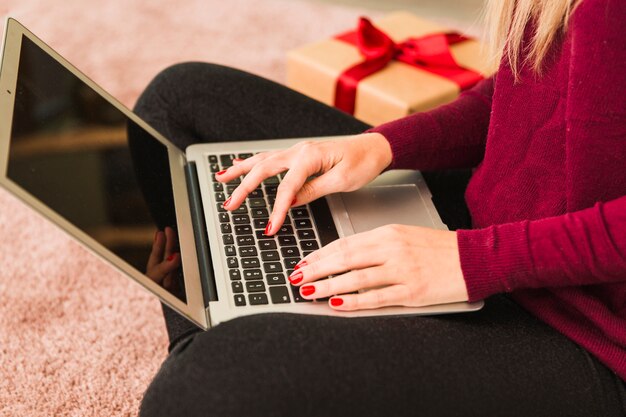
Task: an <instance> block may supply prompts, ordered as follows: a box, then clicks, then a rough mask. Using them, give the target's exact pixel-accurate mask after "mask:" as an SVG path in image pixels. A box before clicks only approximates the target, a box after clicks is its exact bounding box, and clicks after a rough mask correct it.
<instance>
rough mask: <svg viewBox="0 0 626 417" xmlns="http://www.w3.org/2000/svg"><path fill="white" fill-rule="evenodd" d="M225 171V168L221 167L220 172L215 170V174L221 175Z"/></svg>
mask: <svg viewBox="0 0 626 417" xmlns="http://www.w3.org/2000/svg"><path fill="white" fill-rule="evenodd" d="M225 172H226V170H225V169H223V170H221V171H220V172H216V173H215V175H222V174H224V173H225Z"/></svg>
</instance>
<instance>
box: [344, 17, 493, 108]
mask: <svg viewBox="0 0 626 417" xmlns="http://www.w3.org/2000/svg"><path fill="white" fill-rule="evenodd" d="M336 39H338V40H341V41H344V42H347V43H349V44H351V45H354V46H356V47H357V48H359V51H360V52H361V55H363V57H364V58H365V60H364V61H363V62H360V63H358V64H356V65H354V66H353V67H351V68H348V69H347V70H345V71H344V72H343V73H342V74H341V75H340V76H339V78H338V79H337V85H336V89H335V107H337V108H338V109H341V110H343V111H345V112H346V113H350V114H354V106H355V103H356V91H357V86H358V84H359V82H360V81H361V80H362V79H364V78H366V77H368V76H370V75H372V74H374V73H376V72H378V71H380V70H382V69H383V68H385V67H386V66H387V64H389V62H391V61H392V60H394V59H395V60H397V61H401V62H404V63H406V64H409V65H412V66H414V67H417V68H419V69H422V70H424V71H428V72H431V73H433V74H437V75H440V76H442V77H445V78H447V79H449V80H450V81H453V82H454V83H456V84H458V86H459V87H460V89H461V90H465V89H467V88H470V87H472V86H473V85H474V84H476V83H477V82H479V81H480V80H482V79H483V76H482V75H480V74H479V73H477V72H475V71H472V70H470V69H467V68H464V67H462V66H460V65H459V64H458V63H457V62H456V61H455V59H454V57H453V56H452V53H451V52H450V45H454V44H456V43H459V42H463V41H466V40H468V39H469V38H467V37H465V36H463V35H461V34H458V33H438V34H434V35H427V36H423V37H420V38H409V39H407V40H405V41H404V42H402V43H399V44H398V43H395V42H394V41H393V39H391V38H390V37H389V36H388V35H387V34H386V33H385V32H383V31H382V30H380V29H378V28H377V27H376V26H374V25H373V24H372V22H370V21H369V19H367V18H365V17H362V18H361V19H360V21H359V27H358V29H357V30H356V31H351V32H347V33H344V34H342V35H339V36H337V37H336Z"/></svg>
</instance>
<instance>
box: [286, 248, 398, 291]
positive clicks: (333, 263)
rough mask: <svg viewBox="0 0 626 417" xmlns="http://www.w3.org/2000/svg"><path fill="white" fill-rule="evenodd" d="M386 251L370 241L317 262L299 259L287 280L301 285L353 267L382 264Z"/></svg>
mask: <svg viewBox="0 0 626 417" xmlns="http://www.w3.org/2000/svg"><path fill="white" fill-rule="evenodd" d="M387 252H388V251H387V250H386V249H385V248H383V249H381V248H380V247H377V245H376V244H375V243H372V244H364V245H360V246H359V250H356V251H353V250H342V251H337V252H335V253H333V254H331V255H330V256H327V257H325V258H323V259H321V260H320V261H318V262H311V263H309V262H308V261H301V262H300V263H298V264H297V265H296V267H295V268H294V271H293V272H292V274H291V275H289V281H290V282H291V283H292V284H294V285H299V284H300V285H301V284H306V283H307V282H312V281H316V280H318V279H320V278H325V277H327V276H329V275H336V274H340V273H343V272H346V271H350V270H353V269H356V270H358V269H363V268H368V267H373V266H377V265H382V264H383V263H384V262H385V259H387V257H388V256H387Z"/></svg>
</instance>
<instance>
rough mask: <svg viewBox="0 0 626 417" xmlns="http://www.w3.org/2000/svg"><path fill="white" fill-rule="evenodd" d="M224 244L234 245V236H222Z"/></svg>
mask: <svg viewBox="0 0 626 417" xmlns="http://www.w3.org/2000/svg"><path fill="white" fill-rule="evenodd" d="M222 242H224V244H225V245H232V244H233V242H234V240H233V235H222Z"/></svg>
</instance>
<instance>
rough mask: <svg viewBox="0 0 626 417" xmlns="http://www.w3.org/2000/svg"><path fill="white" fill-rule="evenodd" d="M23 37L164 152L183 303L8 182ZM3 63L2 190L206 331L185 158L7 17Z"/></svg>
mask: <svg viewBox="0 0 626 417" xmlns="http://www.w3.org/2000/svg"><path fill="white" fill-rule="evenodd" d="M22 36H24V37H27V38H28V39H29V40H30V41H32V42H33V43H35V44H36V45H37V46H38V47H40V48H41V49H42V50H43V51H44V52H45V53H46V54H48V55H49V56H50V57H51V58H52V59H54V60H55V61H57V62H58V63H59V64H61V65H62V66H63V67H64V68H65V69H67V70H68V71H70V72H71V73H72V74H74V75H75V76H76V77H78V78H79V79H80V80H81V81H83V82H84V83H85V84H86V85H88V86H89V87H90V88H92V89H93V90H94V91H95V92H97V93H98V94H100V95H101V96H102V97H103V98H104V99H105V100H107V101H108V102H109V103H110V104H111V105H113V106H114V107H116V108H117V109H118V110H119V111H121V112H122V113H123V114H124V115H125V116H127V117H128V118H129V119H130V120H132V121H133V122H135V123H137V124H138V125H139V126H141V127H142V128H143V129H145V130H146V131H147V132H148V133H150V134H151V135H152V136H153V137H154V138H155V139H156V140H158V141H159V142H161V143H162V144H163V145H165V146H166V147H167V151H168V156H169V163H170V171H171V177H172V188H173V193H174V200H175V210H176V219H177V223H178V231H179V244H180V249H181V257H182V263H183V268H184V271H185V274H184V280H185V290H186V298H187V303H185V302H183V301H182V300H180V299H178V298H177V297H176V296H174V295H173V294H171V293H170V292H168V291H167V290H166V289H164V288H163V287H161V286H160V285H159V284H157V283H155V282H154V281H152V280H151V279H150V278H148V277H147V276H146V275H144V274H143V273H140V272H139V271H137V270H136V269H135V268H133V267H132V266H130V265H129V264H128V263H126V261H124V260H123V259H122V258H120V257H118V256H117V255H115V254H114V253H113V252H111V251H110V250H109V249H107V248H105V247H104V246H102V245H101V244H100V243H98V242H97V241H96V240H94V239H93V238H92V237H91V236H89V235H88V234H86V233H84V232H83V231H82V230H80V229H79V228H77V227H76V226H74V225H73V224H72V223H70V222H69V221H67V220H66V219H65V218H63V217H61V216H60V215H58V214H57V213H56V212H54V211H52V210H51V209H50V208H48V207H47V206H46V205H45V204H43V203H42V202H40V201H39V200H37V199H36V198H35V197H33V196H32V195H31V194H29V193H28V192H26V191H25V190H24V189H22V188H21V187H20V186H19V185H17V184H15V183H14V182H13V181H11V180H10V179H9V178H8V177H7V167H8V158H9V152H8V151H9V145H10V141H11V130H12V122H13V109H14V102H15V88H16V85H17V75H18V67H19V58H20V50H21V46H22ZM0 57H1V58H2V60H1V62H0V108H1V109H4V111H2V112H0V186H2V187H3V188H5V189H6V190H7V191H8V192H9V193H11V194H13V195H15V196H16V197H18V198H19V199H21V200H22V201H23V202H25V203H26V204H27V205H29V206H31V207H32V208H33V209H34V210H35V211H37V212H38V213H40V214H42V215H43V216H45V217H46V218H48V219H50V220H51V221H52V222H53V223H54V224H55V225H57V226H58V227H59V228H61V229H62V230H64V231H65V232H67V233H68V234H69V235H70V236H71V237H72V238H74V239H75V240H76V241H77V242H79V243H80V244H81V245H82V246H83V247H85V248H86V249H88V250H89V251H90V252H92V253H94V254H95V255H96V256H99V257H102V258H103V259H104V260H106V261H108V262H110V263H111V264H112V265H114V266H115V267H116V268H117V269H118V270H119V271H120V272H122V273H124V274H125V275H127V276H129V277H131V278H132V279H133V280H134V281H135V282H137V283H138V284H140V285H141V286H142V287H144V288H145V289H146V290H148V291H149V292H151V293H153V294H155V295H156V296H158V297H159V299H161V301H163V302H164V303H166V304H167V305H169V306H170V307H171V308H173V309H174V310H176V311H178V312H179V313H180V314H182V315H184V316H185V317H187V318H188V319H190V320H191V321H193V322H194V323H196V324H197V325H198V326H200V327H202V328H204V329H207V328H208V327H210V319H209V317H208V312H207V309H206V308H205V301H204V297H203V292H202V285H201V282H200V279H201V277H200V274H199V270H198V259H197V254H196V246H195V240H194V236H193V229H192V222H191V213H190V207H189V199H188V196H187V186H186V180H185V172H184V166H185V163H186V159H185V155H184V153H183V152H182V151H181V150H180V149H178V148H177V147H176V146H175V145H174V144H172V143H171V142H169V141H168V140H167V139H165V137H163V136H162V135H161V134H159V133H158V132H157V131H156V130H154V129H153V128H152V127H150V126H149V125H148V124H146V123H145V122H144V121H143V120H141V119H140V118H139V117H138V116H136V115H135V114H134V113H133V112H132V111H131V110H130V109H128V108H127V107H125V106H124V105H123V104H122V103H120V102H119V101H118V100H117V99H115V98H114V97H113V96H111V95H110V94H108V93H107V92H106V91H105V90H104V89H102V88H101V87H100V86H99V85H98V84H96V83H95V82H94V81H93V80H91V79H90V78H88V77H87V76H86V75H85V74H83V73H82V72H81V71H79V70H78V69H77V68H76V67H74V66H73V65H72V64H70V63H69V62H68V61H67V60H65V59H64V58H63V57H62V56H61V55H59V54H58V53H56V52H55V51H54V50H53V49H52V48H51V47H50V46H48V45H47V44H46V43H44V42H43V41H42V40H41V39H39V38H38V37H37V36H35V35H34V34H33V33H32V32H30V31H29V30H28V29H26V28H25V27H24V26H23V25H22V24H20V23H19V22H18V21H17V20H15V19H13V18H10V17H8V18H7V19H6V20H5V31H4V40H3V42H2V50H1V52H0Z"/></svg>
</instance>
